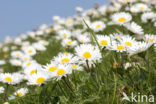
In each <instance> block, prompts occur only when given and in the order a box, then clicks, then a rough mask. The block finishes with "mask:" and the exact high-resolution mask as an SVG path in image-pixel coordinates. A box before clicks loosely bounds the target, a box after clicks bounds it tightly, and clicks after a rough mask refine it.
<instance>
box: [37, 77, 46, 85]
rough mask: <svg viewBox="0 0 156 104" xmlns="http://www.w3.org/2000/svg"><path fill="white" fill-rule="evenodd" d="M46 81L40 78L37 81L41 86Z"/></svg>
mask: <svg viewBox="0 0 156 104" xmlns="http://www.w3.org/2000/svg"><path fill="white" fill-rule="evenodd" d="M44 81H45V78H43V77H40V78H38V79H37V81H36V83H38V84H40V83H43V82H44Z"/></svg>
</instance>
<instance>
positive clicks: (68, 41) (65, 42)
mask: <svg viewBox="0 0 156 104" xmlns="http://www.w3.org/2000/svg"><path fill="white" fill-rule="evenodd" d="M61 44H62V45H63V46H64V47H68V46H69V47H74V46H76V45H77V42H76V41H73V40H71V39H63V40H62V43H61Z"/></svg>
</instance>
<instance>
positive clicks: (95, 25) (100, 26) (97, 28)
mask: <svg viewBox="0 0 156 104" xmlns="http://www.w3.org/2000/svg"><path fill="white" fill-rule="evenodd" d="M105 27H106V25H105V24H104V22H102V21H95V22H93V23H92V24H91V28H92V29H93V30H94V31H95V32H99V31H103V30H104V28H105Z"/></svg>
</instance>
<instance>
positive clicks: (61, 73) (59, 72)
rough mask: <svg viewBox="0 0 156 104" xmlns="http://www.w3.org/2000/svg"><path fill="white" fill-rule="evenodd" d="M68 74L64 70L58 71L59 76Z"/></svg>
mask: <svg viewBox="0 0 156 104" xmlns="http://www.w3.org/2000/svg"><path fill="white" fill-rule="evenodd" d="M65 73H66V71H65V70H64V69H59V70H58V71H57V75H64V74H65Z"/></svg>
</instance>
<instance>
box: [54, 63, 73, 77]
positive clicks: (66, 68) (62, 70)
mask: <svg viewBox="0 0 156 104" xmlns="http://www.w3.org/2000/svg"><path fill="white" fill-rule="evenodd" d="M55 73H56V75H57V76H56V77H57V79H60V78H61V77H63V76H66V75H67V74H71V73H72V68H71V65H64V64H59V65H58V69H57V70H56V71H55Z"/></svg>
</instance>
